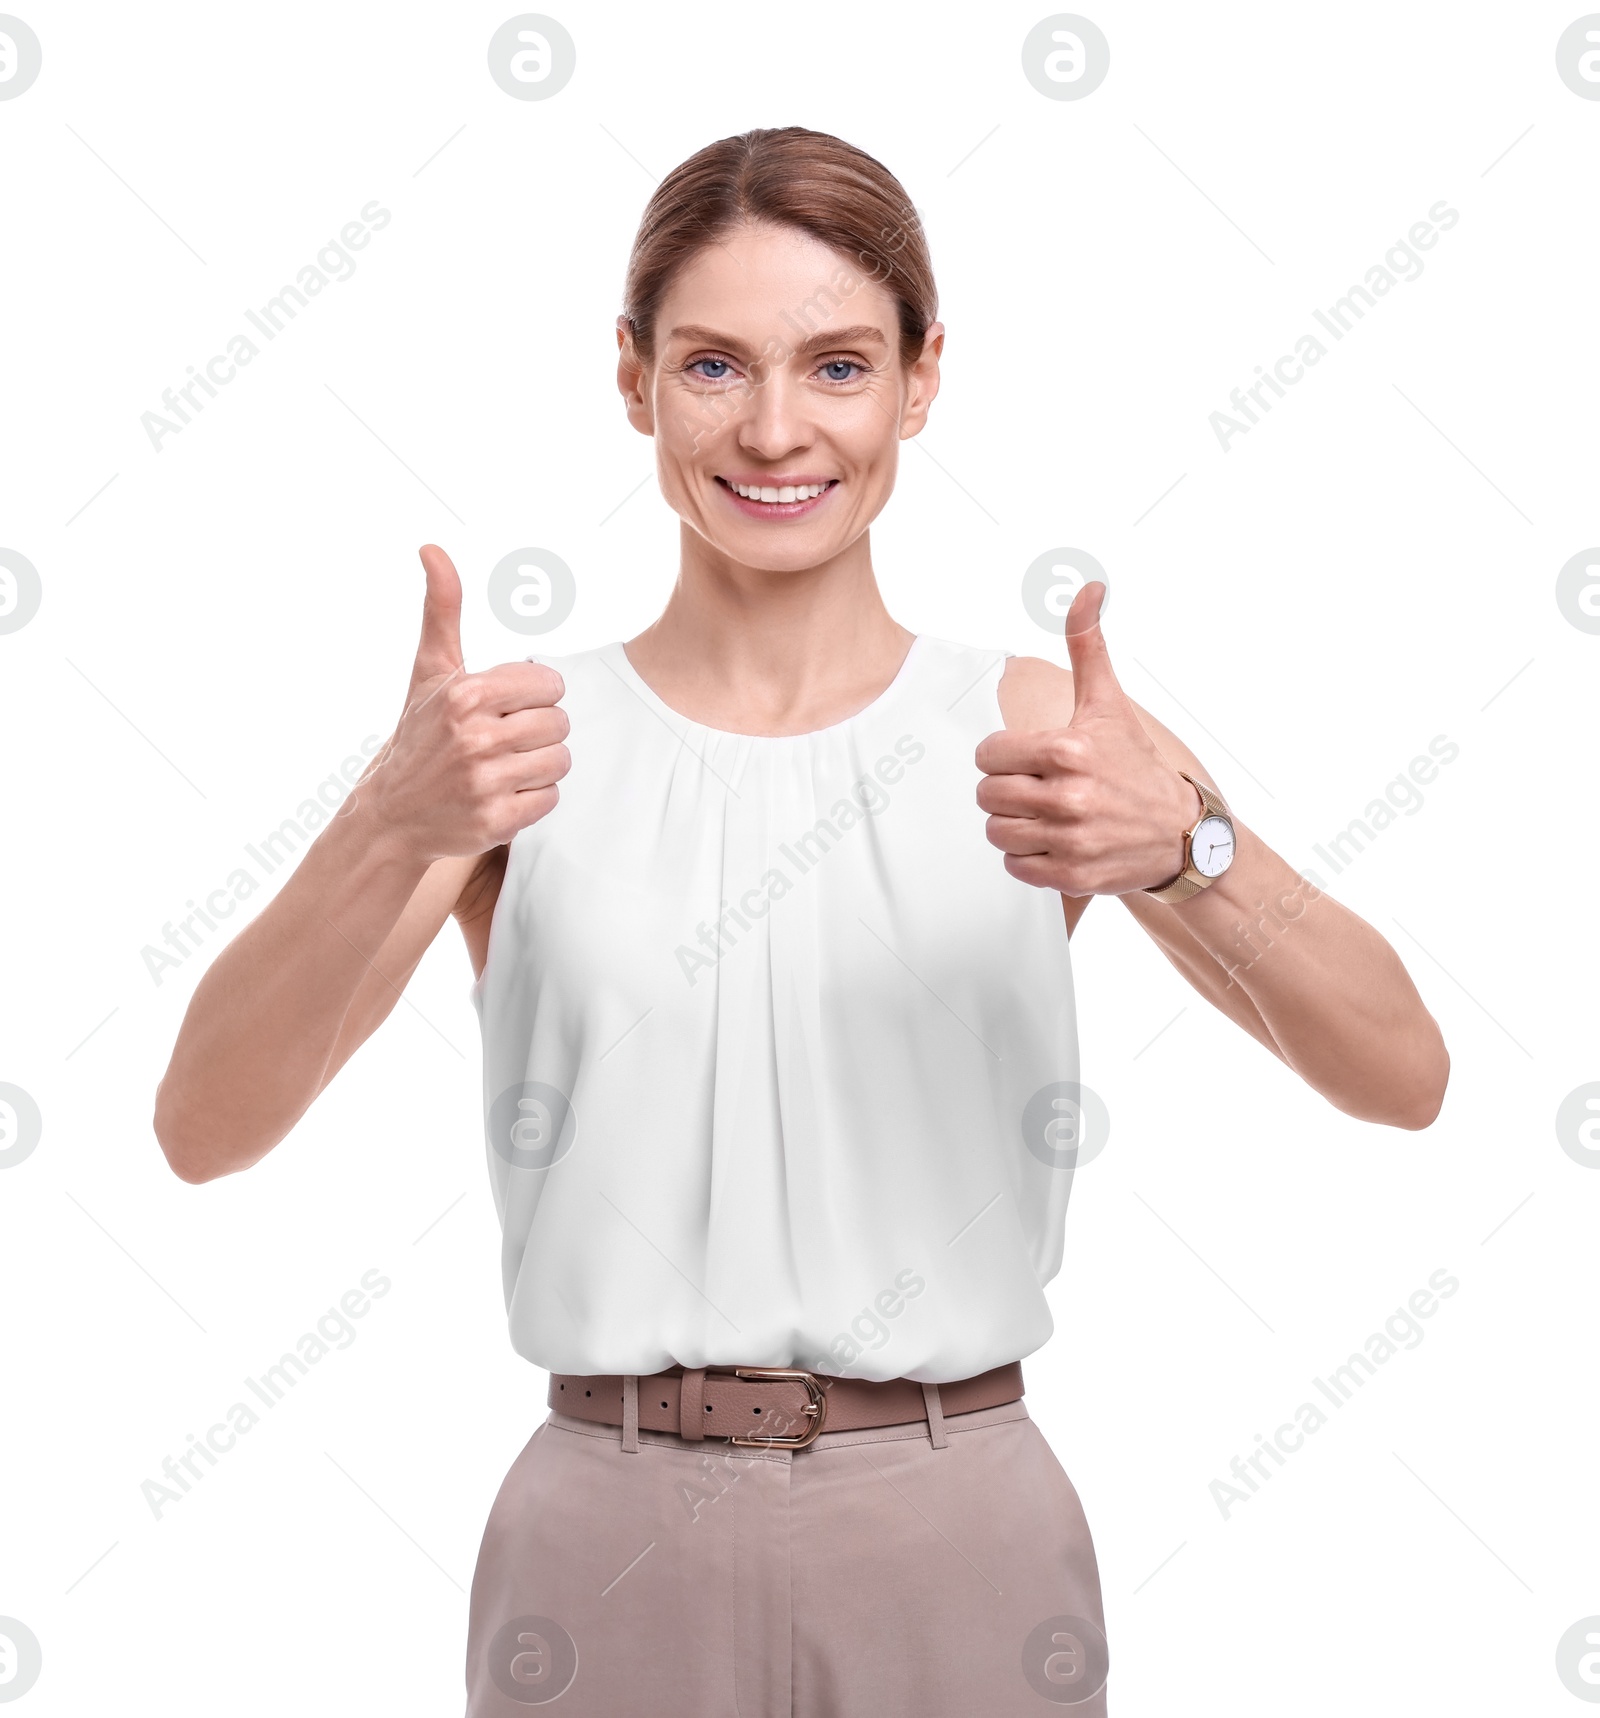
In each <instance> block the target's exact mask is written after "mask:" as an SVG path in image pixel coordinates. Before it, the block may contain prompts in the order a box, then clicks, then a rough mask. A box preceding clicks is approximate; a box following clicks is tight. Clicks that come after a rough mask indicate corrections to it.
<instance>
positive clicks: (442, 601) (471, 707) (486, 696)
mask: <svg viewBox="0 0 1600 1718" xmlns="http://www.w3.org/2000/svg"><path fill="white" fill-rule="evenodd" d="M420 553H421V557H422V567H423V571H424V572H425V573H426V575H427V581H428V584H427V594H426V596H425V598H424V600H423V605H422V637H421V639H420V640H419V642H418V644H417V656H416V661H415V662H414V663H413V664H412V668H411V684H410V686H409V687H408V688H407V689H406V703H405V709H404V711H403V712H402V713H401V716H400V720H399V723H398V724H397V726H396V727H395V731H394V733H393V734H392V735H390V737H389V740H388V742H387V743H386V744H385V746H384V748H383V750H382V751H380V752H379V753H378V755H377V757H376V758H375V759H374V760H373V764H372V768H371V769H370V770H369V771H368V773H367V775H366V776H365V777H364V778H363V780H362V782H361V783H360V784H358V787H359V791H360V793H361V795H362V797H363V798H364V799H365V801H366V803H367V806H368V808H369V810H370V811H371V813H372V814H373V815H374V816H375V817H376V819H377V821H378V822H379V824H380V825H381V826H382V827H383V828H385V829H386V830H387V831H388V832H389V833H390V834H391V835H392V836H394V837H395V838H397V839H398V841H399V842H400V845H401V847H402V849H403V850H404V851H405V853H406V854H407V855H408V856H409V857H412V858H416V859H420V860H422V861H424V862H431V861H432V860H435V859H444V858H449V857H453V856H470V855H473V854H478V853H486V852H488V851H489V849H490V848H492V847H498V846H501V845H502V844H503V843H505V842H508V841H509V840H510V839H511V837H512V836H513V835H515V834H516V833H517V831H518V830H519V829H526V828H527V827H528V826H529V824H532V823H537V822H538V820H539V819H540V818H541V817H543V816H544V815H545V814H546V813H547V812H548V811H549V810H550V809H551V808H552V807H553V806H554V805H555V803H556V797H557V792H556V785H555V784H556V783H557V782H558V781H559V780H560V779H561V777H562V776H564V775H565V774H566V773H567V770H568V768H569V767H570V765H571V761H572V760H571V756H570V754H569V753H568V751H567V748H566V747H565V746H564V745H563V744H562V743H561V742H562V741H563V740H564V739H565V738H566V735H567V731H568V724H567V716H566V712H565V711H564V710H563V709H562V708H561V707H560V705H559V704H558V703H557V699H559V698H560V696H561V694H562V693H563V692H564V691H565V690H566V688H565V687H564V686H563V684H562V681H561V676H560V675H559V674H557V673H556V671H555V670H554V669H553V668H547V667H545V666H544V664H543V663H539V662H505V663H502V664H501V665H500V666H499V667H498V668H488V669H485V670H484V671H483V672H482V673H481V674H469V673H468V672H467V671H466V668H465V667H464V666H463V664H462V660H461V580H460V577H459V576H458V574H457V573H456V570H455V568H454V567H453V566H452V565H451V564H450V557H449V556H448V555H447V554H445V552H444V550H443V549H441V548H438V547H437V546H436V545H435V544H432V543H429V544H427V545H426V546H425V547H424V548H423V549H422V550H421V551H420Z"/></svg>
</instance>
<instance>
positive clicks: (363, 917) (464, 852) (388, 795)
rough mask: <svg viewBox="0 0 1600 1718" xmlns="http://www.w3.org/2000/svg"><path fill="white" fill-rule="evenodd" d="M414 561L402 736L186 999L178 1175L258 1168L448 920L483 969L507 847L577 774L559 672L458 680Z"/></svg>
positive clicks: (452, 641)
mask: <svg viewBox="0 0 1600 1718" xmlns="http://www.w3.org/2000/svg"><path fill="white" fill-rule="evenodd" d="M423 565H424V567H425V568H426V570H427V574H428V595H427V599H426V602H425V603H424V608H423V625H422V640H421V643H420V644H419V645H418V648H417V658H416V662H415V664H414V666H413V669H412V676H411V684H410V687H409V689H408V691H407V695H406V704H405V709H404V712H403V714H402V716H401V718H400V722H399V724H398V725H397V726H396V728H395V731H394V733H393V735H391V736H390V738H389V740H388V742H387V743H386V745H385V746H384V748H383V750H382V751H381V752H379V754H378V756H377V757H376V758H375V759H374V760H373V762H372V764H371V766H370V767H369V768H368V770H367V772H366V774H365V775H363V776H362V778H361V780H360V781H359V782H357V783H356V786H355V789H354V791H353V792H352V794H351V796H350V798H349V799H348V800H347V801H346V802H345V804H344V805H343V806H342V807H341V808H340V811H339V814H338V815H337V816H336V817H335V818H334V819H333V821H332V822H331V823H330V824H329V825H328V827H327V828H326V829H324V830H323V831H322V833H321V834H320V835H319V836H318V837H317V839H316V840H315V841H314V842H312V844H311V846H310V847H308V848H307V849H306V851H305V853H304V854H303V855H302V857H301V859H300V863H299V865H298V866H297V867H296V869H295V872H294V874H293V875H292V876H291V877H290V878H289V880H288V881H287V882H286V883H285V884H284V886H283V888H282V889H281V890H280V891H279V892H278V894H277V895H276V897H274V899H273V900H272V901H271V902H270V903H269V904H268V906H267V907H265V908H264V909H263V910H262V912H261V913H260V914H259V916H258V917H257V918H255V919H254V920H253V921H252V922H251V923H250V924H248V925H247V926H245V928H244V929H243V930H242V931H240V933H239V935H238V936H236V937H235V938H234V939H233V941H232V942H231V943H229V944H228V946H227V947H226V948H225V949H224V950H223V951H222V952H221V954H219V955H218V957H217V958H216V960H215V961H213V962H212V964H211V966H210V968H209V969H208V970H207V972H206V973H205V975H204V977H203V978H202V979H201V981H200V983H199V985H198V986H197V987H196V990H195V993H194V995H193V997H192V998H191V999H190V1002H189V1008H188V1011H187V1013H186V1014H185V1015H184V1020H183V1026H182V1028H181V1030H180V1031H179V1034H178V1039H177V1042H176V1044H175V1045H174V1047H173V1052H172V1059H171V1062H170V1064H169V1065H168V1068H167V1071H166V1074H165V1076H164V1077H163V1078H162V1080H161V1083H160V1085H159V1086H158V1088H157V1090H156V1100H155V1114H154V1127H155V1134H156V1138H157V1140H158V1141H159V1142H160V1145H161V1149H162V1151H163V1152H164V1153H165V1154H166V1158H167V1162H168V1164H169V1165H170V1166H171V1168H172V1170H173V1172H174V1173H175V1174H176V1175H178V1176H179V1177H181V1178H182V1179H183V1180H185V1181H209V1180H211V1179H213V1178H214V1177H216V1176H219V1175H227V1174H229V1173H231V1172H233V1171H235V1170H240V1169H245V1168H248V1167H249V1166H250V1165H251V1164H252V1163H255V1162H257V1161H258V1160H259V1159H260V1158H262V1157H264V1156H265V1155H266V1153H267V1152H269V1151H270V1150H271V1149H272V1148H273V1146H274V1145H276V1144H277V1143H278V1142H279V1140H281V1139H282V1138H283V1137H284V1135H285V1134H287V1133H288V1132H289V1130H290V1129H291V1128H292V1127H293V1126H294V1124H295V1123H296V1122H297V1121H298V1120H299V1119H300V1117H301V1116H302V1115H304V1114H305V1112H306V1110H307V1108H308V1107H309V1106H310V1104H311V1103H312V1101H313V1099H315V1098H316V1096H317V1094H318V1093H319V1092H321V1091H322V1090H323V1088H324V1087H325V1086H326V1085H327V1084H328V1082H329V1081H330V1080H331V1079H332V1078H333V1076H334V1075H335V1074H336V1073H337V1072H338V1070H339V1069H340V1068H341V1067H343V1065H344V1064H345V1063H346V1062H347V1061H348V1060H349V1059H350V1057H351V1056H352V1055H353V1054H354V1053H355V1051H356V1050H357V1049H358V1048H359V1046H360V1045H361V1044H362V1043H364V1042H365V1041H366V1039H367V1038H368V1037H369V1036H370V1035H371V1034H372V1032H373V1031H375V1030H376V1028H377V1027H378V1026H379V1025H380V1024H381V1023H382V1022H383V1021H384V1019H386V1018H387V1016H388V1014H389V1012H390V1010H391V1009H392V1008H393V1007H394V1005H395V1003H396V1001H397V1000H398V999H399V996H400V992H401V991H402V990H403V989H404V988H405V986H406V984H407V982H408V981H409V980H410V978H411V975H412V973H413V972H414V971H415V970H416V967H417V963H418V962H419V961H420V960H421V959H422V955H423V951H424V950H425V949H426V948H427V947H428V945H429V944H430V943H431V942H432V941H433V939H434V938H435V937H436V936H437V935H438V933H439V930H440V928H441V926H442V925H443V924H444V922H445V920H446V919H447V918H449V917H450V916H451V915H452V914H454V915H455V916H456V918H457V920H458V922H459V923H460V925H461V928H462V932H463V934H464V935H465V936H466V939H467V947H468V950H469V952H470V954H471V956H472V959H473V966H474V969H475V970H480V971H481V969H482V966H483V960H484V956H485V953H486V950H487V943H488V931H489V921H490V918H491V917H492V914H493V911H494V904H495V900H496V898H497V896H498V891H499V884H500V878H501V876H502V875H503V872H504V861H505V853H506V849H507V847H508V845H509V843H510V841H511V839H512V837H513V836H514V835H515V834H516V833H517V832H518V831H519V830H521V829H525V828H527V827H528V826H529V825H530V824H532V823H535V822H537V821H538V819H539V818H541V817H543V816H545V815H546V814H547V813H548V812H549V811H550V809H551V808H552V807H553V806H554V805H555V803H556V798H557V790H556V786H555V783H556V782H557V780H559V778H560V777H561V776H563V775H565V774H566V771H567V768H568V765H569V763H570V759H569V757H568V754H567V748H566V747H565V745H563V744H562V743H561V741H562V739H563V738H564V737H565V735H566V733H567V718H566V714H565V712H564V711H562V710H561V708H560V707H559V705H558V704H557V703H556V700H557V699H558V698H559V697H560V696H561V693H562V691H563V687H562V685H561V677H560V676H559V675H558V674H556V673H555V672H554V670H553V669H550V668H546V667H544V666H543V665H541V664H539V663H533V662H520V663H505V664H502V665H501V666H499V667H498V668H491V669H488V670H486V671H485V672H483V673H480V674H468V673H467V672H466V670H465V668H464V667H463V665H462V661H461V642H460V609H461V584H460V580H459V578H458V577H457V575H456V572H455V569H454V568H453V567H452V566H451V565H450V562H449V560H448V559H447V558H446V556H445V555H444V552H443V551H442V550H440V549H437V548H434V547H432V546H431V545H430V546H429V547H428V548H427V549H425V550H424V551H423Z"/></svg>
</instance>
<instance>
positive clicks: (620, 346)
mask: <svg viewBox="0 0 1600 1718" xmlns="http://www.w3.org/2000/svg"><path fill="white" fill-rule="evenodd" d="M647 380H648V373H647V370H646V366H645V363H644V360H643V359H642V358H640V356H639V352H638V349H637V348H636V347H635V345H634V343H633V324H632V323H631V322H630V321H629V320H628V318H627V317H626V316H619V317H618V318H617V391H618V393H620V394H621V395H622V403H623V406H624V409H625V410H626V411H627V414H628V422H629V423H630V424H632V425H633V427H634V428H635V429H636V430H638V432H639V434H640V435H651V436H653V435H654V434H655V433H656V423H655V412H654V410H653V408H652V405H651V400H650V393H649V389H648V386H647Z"/></svg>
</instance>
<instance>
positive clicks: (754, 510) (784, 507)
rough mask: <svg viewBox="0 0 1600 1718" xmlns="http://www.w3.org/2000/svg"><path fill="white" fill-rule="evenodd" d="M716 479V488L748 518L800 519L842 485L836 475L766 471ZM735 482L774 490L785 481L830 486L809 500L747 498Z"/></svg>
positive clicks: (751, 487)
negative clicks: (775, 474)
mask: <svg viewBox="0 0 1600 1718" xmlns="http://www.w3.org/2000/svg"><path fill="white" fill-rule="evenodd" d="M715 481H716V485H717V488H718V489H720V490H721V491H722V493H723V494H724V495H725V496H727V498H728V500H729V501H730V502H731V503H732V504H733V505H734V506H735V507H737V508H738V509H739V511H740V512H741V513H743V514H744V516H745V517H746V518H747V519H798V518H800V517H801V516H802V515H804V514H807V513H810V512H813V511H814V510H815V509H816V508H818V507H821V506H822V505H823V504H824V503H825V502H826V501H827V499H828V497H829V496H830V495H832V494H833V492H834V491H835V490H836V489H837V488H838V487H839V482H840V480H839V479H838V478H836V477H822V476H817V477H782V478H779V477H771V476H768V475H767V474H766V473H765V472H762V473H759V474H757V475H753V476H750V477H745V476H742V475H739V476H735V477H732V478H727V477H718V478H717V479H716V480H715ZM735 483H742V484H744V486H745V487H746V488H747V489H753V488H754V487H756V485H758V484H760V485H762V486H763V487H772V488H775V489H776V488H782V487H783V486H784V485H785V484H801V483H826V484H827V485H828V487H827V488H826V489H824V490H823V492H822V493H821V494H820V495H813V496H812V497H811V498H810V499H809V500H807V501H748V500H746V499H745V497H744V496H742V495H736V494H735V493H734V490H733V487H732V486H733V484H735Z"/></svg>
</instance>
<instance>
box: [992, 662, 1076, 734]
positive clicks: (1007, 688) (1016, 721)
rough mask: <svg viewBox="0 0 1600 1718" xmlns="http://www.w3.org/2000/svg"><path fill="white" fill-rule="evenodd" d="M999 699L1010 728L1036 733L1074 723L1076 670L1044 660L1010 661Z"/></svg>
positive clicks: (999, 692) (1002, 713)
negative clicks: (1074, 677) (1073, 684)
mask: <svg viewBox="0 0 1600 1718" xmlns="http://www.w3.org/2000/svg"><path fill="white" fill-rule="evenodd" d="M998 695H999V699H1000V714H1001V716H1002V717H1003V718H1004V720H1005V724H1006V726H1007V727H1008V728H1014V729H1018V730H1021V731H1022V732H1034V731H1037V730H1038V729H1040V728H1064V727H1066V725H1067V723H1068V722H1070V721H1071V720H1072V706H1073V702H1074V699H1073V693H1072V670H1071V669H1070V668H1062V667H1060V666H1059V665H1058V664H1057V663H1054V662H1047V661H1045V659H1044V658H1043V657H1042V656H1010V657H1007V658H1006V665H1005V670H1004V672H1003V673H1002V674H1001V676H1000V685H999V688H998Z"/></svg>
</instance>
